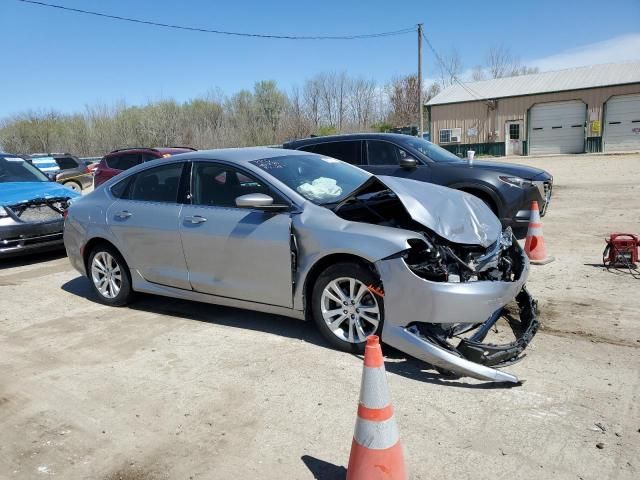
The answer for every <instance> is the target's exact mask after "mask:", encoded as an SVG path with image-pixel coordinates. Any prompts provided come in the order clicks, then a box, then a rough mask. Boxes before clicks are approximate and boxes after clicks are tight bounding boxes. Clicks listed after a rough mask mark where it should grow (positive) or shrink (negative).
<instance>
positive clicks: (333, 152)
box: [300, 140, 361, 165]
mask: <svg viewBox="0 0 640 480" xmlns="http://www.w3.org/2000/svg"><path fill="white" fill-rule="evenodd" d="M360 145H361V142H360V141H359V140H356V141H349V142H329V143H320V144H317V145H311V146H310V147H303V148H301V149H300V150H305V151H307V152H313V153H317V154H319V155H326V156H327V157H332V158H337V159H338V160H342V161H343V162H347V163H350V164H352V165H360Z"/></svg>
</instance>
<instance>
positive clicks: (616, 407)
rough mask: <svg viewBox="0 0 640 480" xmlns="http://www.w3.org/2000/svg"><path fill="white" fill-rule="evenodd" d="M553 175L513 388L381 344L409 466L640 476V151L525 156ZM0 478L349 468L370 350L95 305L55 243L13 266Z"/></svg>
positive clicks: (269, 319)
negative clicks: (630, 271)
mask: <svg viewBox="0 0 640 480" xmlns="http://www.w3.org/2000/svg"><path fill="white" fill-rule="evenodd" d="M517 161H519V162H521V163H528V164H532V165H536V166H541V167H543V168H545V169H548V170H549V171H550V172H551V173H552V174H553V175H554V176H555V187H556V188H555V191H554V197H553V203H552V206H551V209H550V211H549V213H548V215H547V216H546V217H545V218H544V219H543V221H544V232H545V240H546V243H547V247H548V250H549V252H550V253H551V254H552V255H554V256H555V257H556V259H557V260H556V261H555V262H554V263H551V264H549V265H546V266H537V267H532V268H533V270H532V273H531V281H530V283H529V285H530V289H531V291H532V293H533V294H534V295H535V296H536V297H537V298H538V299H539V300H540V308H541V312H542V313H541V316H542V322H543V328H542V331H541V332H540V333H539V334H538V335H537V337H536V339H535V340H534V342H533V344H532V346H531V347H530V350H529V355H528V357H527V358H526V359H525V360H524V361H522V362H521V363H519V364H517V365H515V366H512V367H510V368H509V370H510V371H512V372H514V373H516V374H517V375H519V376H520V377H521V378H522V379H524V380H526V381H525V382H524V383H523V385H521V386H517V387H512V388H505V387H504V386H495V385H490V384H483V383H481V382H477V381H474V380H469V379H460V380H447V379H444V378H442V377H441V376H440V375H438V374H437V373H436V372H434V371H432V370H428V369H425V366H424V365H422V364H420V363H419V362H416V361H412V360H407V359H406V358H404V357H403V356H402V355H400V354H398V353H397V352H395V353H393V352H391V353H392V355H391V356H389V357H388V358H387V371H388V372H389V374H388V380H389V384H390V386H391V390H392V395H393V400H394V405H395V408H396V417H397V420H398V423H399V427H400V432H401V438H402V441H403V443H404V446H405V451H406V458H407V464H408V467H409V470H410V472H411V478H412V479H432V478H459V479H466V478H474V479H476V478H497V479H507V478H509V479H511V478H527V479H545V480H546V479H549V478H554V479H555V478H559V479H580V478H582V479H603V478H607V479H614V478H615V479H634V478H639V477H640V453H639V452H640V412H639V407H638V400H639V398H638V394H639V383H640V374H639V372H640V369H639V367H640V327H639V325H638V322H639V319H640V296H639V295H638V292H639V291H640V290H639V287H640V280H633V279H631V278H630V277H629V276H628V275H627V274H624V273H614V272H607V271H605V270H603V269H602V267H601V266H599V262H600V254H601V251H602V249H603V247H604V241H603V239H604V237H605V236H606V235H608V234H609V233H610V232H611V231H615V230H619V231H631V232H638V233H640V213H638V212H640V195H639V194H640V187H639V186H638V185H640V155H621V156H605V155H593V156H586V155H581V156H563V157H547V158H524V159H518V160H517ZM0 293H1V294H0V432H1V434H2V436H1V438H2V441H1V442H0V478H3V479H4V478H10V479H13V478H21V479H24V478H38V479H39V478H45V477H47V476H51V477H57V478H64V479H109V480H115V479H123V480H132V479H137V480H144V479H165V478H167V479H174V478H175V479H229V478H261V479H284V478H286V479H313V478H316V479H320V480H330V479H338V478H344V474H345V470H344V467H345V466H346V463H347V460H348V456H349V448H350V444H351V437H352V434H353V427H354V422H355V413H356V405H357V401H358V392H359V382H360V375H361V369H362V361H361V360H360V359H359V358H357V357H355V356H352V355H348V354H344V353H340V352H336V351H334V350H331V349H329V348H327V347H326V345H325V343H324V342H323V341H322V340H321V338H320V337H319V335H318V334H317V333H316V332H315V330H314V328H313V326H312V325H311V324H307V323H305V322H299V321H296V320H291V319H286V318H280V317H275V316H271V315H265V314H259V313H252V312H247V311H242V310H235V309H231V308H223V307H216V306H210V305H204V304H198V303H189V302H184V301H177V300H171V299H166V298H159V297H152V296H141V297H140V298H139V300H138V301H137V302H136V303H135V304H133V305H132V306H131V307H129V308H121V309H112V308H107V307H104V306H101V305H99V304H97V303H96V302H95V301H94V298H93V296H92V294H91V292H90V290H89V285H88V283H87V280H86V279H84V278H81V277H79V276H78V274H77V273H76V272H75V271H74V270H72V268H71V267H70V265H69V263H68V260H67V259H66V258H64V257H63V256H62V255H59V254H48V255H39V256H35V257H27V258H23V259H20V260H11V261H5V262H2V263H0Z"/></svg>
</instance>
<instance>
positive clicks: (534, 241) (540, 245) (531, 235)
mask: <svg viewBox="0 0 640 480" xmlns="http://www.w3.org/2000/svg"><path fill="white" fill-rule="evenodd" d="M524 252H525V253H526V254H527V257H529V262H530V263H532V264H534V265H545V264H547V263H550V262H553V261H554V260H555V258H554V257H549V256H547V248H546V247H545V246H544V236H543V235H542V221H541V220H540V209H539V208H538V202H536V201H535V200H534V201H533V202H531V216H530V217H529V229H528V230H527V239H526V240H525V242H524Z"/></svg>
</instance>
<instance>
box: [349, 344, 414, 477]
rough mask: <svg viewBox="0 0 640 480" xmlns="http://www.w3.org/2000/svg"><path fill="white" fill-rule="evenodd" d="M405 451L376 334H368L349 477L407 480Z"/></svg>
mask: <svg viewBox="0 0 640 480" xmlns="http://www.w3.org/2000/svg"><path fill="white" fill-rule="evenodd" d="M407 478H408V477H407V471H406V469H405V466H404V454H403V453H402V445H401V444H400V436H399V434H398V427H397V425H396V419H395V418H394V417H393V406H392V405H391V395H390V394H389V386H388V385H387V377H386V372H385V369H384V361H383V360H382V350H381V349H380V342H379V339H378V337H377V336H375V335H371V336H370V337H368V338H367V346H366V347H365V350H364V370H363V372H362V384H361V385H360V403H359V405H358V419H357V420H356V431H355V433H354V434H353V442H352V443H351V455H350V456H349V466H348V468H347V480H383V479H384V480H406V479H407Z"/></svg>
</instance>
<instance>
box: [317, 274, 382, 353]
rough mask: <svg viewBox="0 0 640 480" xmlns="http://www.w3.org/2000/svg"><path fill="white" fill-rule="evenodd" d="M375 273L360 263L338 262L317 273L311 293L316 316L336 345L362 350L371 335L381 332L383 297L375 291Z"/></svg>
mask: <svg viewBox="0 0 640 480" xmlns="http://www.w3.org/2000/svg"><path fill="white" fill-rule="evenodd" d="M377 284H378V279H377V278H376V276H375V275H374V274H373V272H371V271H370V270H369V269H367V268H366V267H364V266H361V265H358V264H357V263H338V264H336V265H332V266H331V267H329V268H327V269H326V270H325V271H324V272H322V274H321V275H320V276H319V277H318V279H317V281H316V283H315V285H314V287H313V293H312V308H313V319H314V321H315V322H316V325H317V326H318V329H319V330H320V333H322V335H323V336H324V337H325V338H326V339H327V341H328V342H329V343H330V344H331V345H333V346H334V347H335V348H337V349H339V350H342V351H345V352H354V353H362V352H364V346H365V344H366V341H367V337H368V336H369V335H379V334H380V332H381V331H382V324H383V321H384V303H383V299H382V297H380V296H378V295H377V294H375V293H373V292H372V291H371V290H370V289H369V286H370V285H377Z"/></svg>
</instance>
